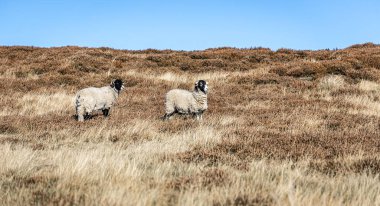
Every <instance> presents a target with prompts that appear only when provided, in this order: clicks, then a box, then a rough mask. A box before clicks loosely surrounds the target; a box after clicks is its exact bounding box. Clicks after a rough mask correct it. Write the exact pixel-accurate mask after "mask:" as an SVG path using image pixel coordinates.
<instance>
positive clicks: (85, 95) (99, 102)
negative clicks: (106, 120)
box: [75, 79, 124, 122]
mask: <svg viewBox="0 0 380 206" xmlns="http://www.w3.org/2000/svg"><path fill="white" fill-rule="evenodd" d="M123 89H124V85H123V81H122V80H120V79H116V80H113V81H112V82H111V85H110V86H105V87H101V88H96V87H88V88H85V89H82V90H80V91H78V92H77V94H76V96H75V109H76V114H77V117H78V121H80V122H83V121H84V116H88V115H90V114H91V112H93V111H96V110H102V113H103V116H104V117H108V116H109V110H110V108H111V107H112V105H113V104H114V103H116V100H117V98H118V97H119V94H120V91H121V90H123Z"/></svg>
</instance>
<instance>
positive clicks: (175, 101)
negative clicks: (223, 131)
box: [165, 89, 207, 119]
mask: <svg viewBox="0 0 380 206" xmlns="http://www.w3.org/2000/svg"><path fill="white" fill-rule="evenodd" d="M206 109H207V94H205V93H203V92H201V91H193V92H190V91H187V90H182V89H173V90H170V91H169V92H168V93H167V94H166V101H165V112H166V114H172V113H173V112H178V113H180V114H194V115H196V116H197V118H198V119H199V118H202V113H203V112H204V111H205V110H206Z"/></svg>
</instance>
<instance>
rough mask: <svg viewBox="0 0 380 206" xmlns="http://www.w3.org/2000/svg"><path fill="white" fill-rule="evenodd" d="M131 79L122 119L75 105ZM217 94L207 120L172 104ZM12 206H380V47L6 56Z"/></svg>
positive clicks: (5, 186)
mask: <svg viewBox="0 0 380 206" xmlns="http://www.w3.org/2000/svg"><path fill="white" fill-rule="evenodd" d="M114 78H121V79H123V80H124V81H125V83H126V89H125V90H124V91H123V93H122V94H121V96H120V98H119V101H118V104H117V105H116V106H115V107H113V108H112V109H111V116H110V118H109V119H104V118H103V117H102V115H100V113H99V115H95V116H94V118H92V119H91V120H89V121H86V122H85V123H78V122H76V120H75V119H74V116H73V115H74V114H75V109H74V106H73V97H74V95H75V92H76V91H77V90H79V89H81V88H84V87H88V86H99V87H100V86H105V85H108V84H109V83H110V82H111V80H112V79H114ZM197 79H205V80H207V81H208V82H209V95H208V98H209V109H208V110H207V111H206V112H205V114H204V119H203V121H200V122H198V121H196V120H193V119H192V118H186V117H179V116H177V117H176V118H174V119H172V120H171V121H168V122H163V121H161V120H160V117H161V116H162V115H163V114H164V95H165V93H166V92H167V91H168V90H170V89H172V88H182V89H192V87H193V84H194V82H195V80H197ZM0 96H1V98H0V108H1V110H0V157H1V158H0V204H1V205H25V204H39V205H47V204H54V205H55V204H58V205H71V204H80V205H95V204H100V205H152V204H154V205H339V204H341V205H380V178H379V173H380V139H379V138H380V132H379V131H380V102H379V101H380V100H379V97H380V46H379V45H374V44H371V43H367V44H362V45H354V46H351V47H349V48H346V49H342V50H320V51H295V50H289V49H280V50H278V51H271V50H269V49H265V48H253V49H235V48H218V49H208V50H204V51H193V52H185V51H171V50H164V51H160V50H144V51H124V50H113V49H110V48H81V47H60V48H33V47H0Z"/></svg>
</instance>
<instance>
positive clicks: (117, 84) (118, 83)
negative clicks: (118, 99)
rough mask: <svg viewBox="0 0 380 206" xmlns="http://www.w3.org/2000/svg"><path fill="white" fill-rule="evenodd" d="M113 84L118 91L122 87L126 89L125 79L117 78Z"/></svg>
mask: <svg viewBox="0 0 380 206" xmlns="http://www.w3.org/2000/svg"><path fill="white" fill-rule="evenodd" d="M112 86H113V87H115V89H116V90H117V91H120V90H122V89H124V86H123V81H121V80H120V79H116V80H114V81H113V82H112Z"/></svg>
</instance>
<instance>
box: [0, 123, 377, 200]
mask: <svg viewBox="0 0 380 206" xmlns="http://www.w3.org/2000/svg"><path fill="white" fill-rule="evenodd" d="M200 129H201V130H200V132H201V131H205V132H206V133H207V132H211V131H210V129H209V128H208V127H202V128H200ZM210 134H212V132H211V133H210ZM195 136H196V135H195ZM175 138H185V142H186V139H191V138H194V135H193V134H190V133H184V134H182V135H179V136H178V137H169V138H168V140H165V141H160V140H156V139H153V140H150V141H147V142H145V143H142V144H141V143H136V144H132V145H130V146H129V147H127V148H122V147H118V146H115V145H113V144H109V143H106V142H103V143H100V144H96V145H94V144H86V145H83V146H82V147H81V148H80V149H79V148H67V147H63V148H60V149H58V150H45V151H33V150H31V149H29V148H22V147H16V148H12V147H11V146H10V145H8V144H5V145H1V146H0V153H1V156H2V158H1V160H0V164H1V165H2V167H1V168H0V173H1V174H6V173H10V172H12V171H15V172H17V173H16V174H14V175H15V176H16V177H18V178H32V177H41V176H42V177H45V178H46V179H49V178H58V181H57V182H56V183H55V184H57V185H56V187H57V188H59V189H60V192H61V193H63V194H65V193H67V194H69V193H72V192H74V191H75V193H78V198H77V199H76V201H78V202H79V201H80V195H85V196H86V202H82V204H84V205H94V204H96V205H110V204H111V205H166V204H168V203H171V204H174V205H210V204H213V203H217V202H220V203H226V202H227V201H228V200H234V199H236V198H238V197H244V196H247V197H246V198H248V199H249V198H251V199H254V198H259V197H260V196H262V197H267V198H268V200H270V201H271V202H270V203H271V204H274V205H379V204H380V196H379V195H378V194H379V192H380V191H379V187H378V185H379V178H378V176H372V175H366V174H349V175H339V174H338V175H337V176H335V177H328V176H325V175H321V174H318V173H313V172H310V171H309V170H308V169H307V167H306V165H307V164H308V161H307V160H305V161H303V162H299V163H297V164H295V163H292V162H289V161H284V162H277V161H267V160H253V161H252V162H251V164H250V166H249V168H248V170H247V171H238V170H236V169H233V168H230V167H228V166H224V165H219V166H215V167H212V168H210V170H213V169H218V170H222V171H224V173H225V174H226V175H227V177H228V178H227V180H226V181H227V184H224V185H220V186H218V185H211V187H210V188H208V189H207V188H205V187H203V186H202V184H201V182H199V184H198V183H197V182H195V183H194V184H192V185H191V188H189V189H188V190H184V191H183V192H181V193H180V194H179V195H178V197H175V198H174V199H173V196H172V192H174V191H171V190H169V189H168V185H167V184H166V183H167V182H168V181H171V180H173V181H174V180H176V179H177V178H179V177H192V176H196V175H197V174H199V173H200V172H202V171H204V170H205V169H200V168H207V167H205V166H202V165H195V164H192V163H191V164H184V163H181V162H178V161H162V158H163V157H164V155H168V154H170V153H172V152H178V151H184V150H186V147H188V146H189V145H188V144H189V143H181V141H182V139H176V140H175ZM202 144H204V143H202ZM185 145H186V146H185ZM183 146H185V147H183ZM351 158H353V157H351ZM343 161H350V159H345V160H343ZM0 181H2V182H3V183H4V182H6V181H10V180H9V179H2V180H0ZM84 185H85V187H83V186H84ZM150 185H154V187H151V186H150ZM75 188H77V189H75ZM41 189H42V190H49V188H45V189H43V188H41ZM73 190H74V191H73ZM11 192H12V193H11ZM51 192H53V191H51ZM252 194H255V195H253V196H252ZM364 194H365V195H364ZM29 198H33V194H32V193H31V192H30V190H29V189H28V188H27V187H25V188H20V189H19V190H17V191H16V192H14V191H9V192H5V194H2V196H1V201H2V204H6V205H22V204H23V203H25V201H27V200H28V199H29ZM74 199H75V198H74ZM264 201H265V199H264ZM62 203H63V204H65V203H64V202H62Z"/></svg>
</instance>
